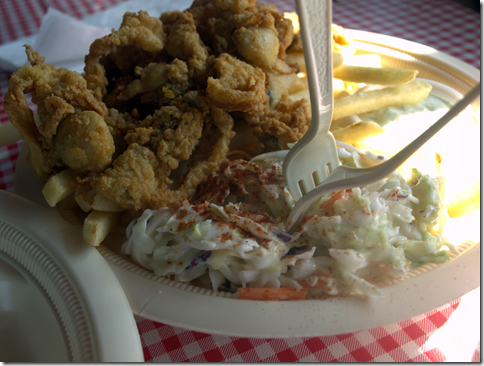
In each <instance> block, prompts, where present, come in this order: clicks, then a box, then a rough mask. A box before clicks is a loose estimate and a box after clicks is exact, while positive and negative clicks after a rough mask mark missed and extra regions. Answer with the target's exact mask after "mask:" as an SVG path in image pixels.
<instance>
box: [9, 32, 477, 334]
mask: <svg viewBox="0 0 484 366" xmlns="http://www.w3.org/2000/svg"><path fill="white" fill-rule="evenodd" d="M351 36H352V37H353V38H354V39H355V40H357V41H358V42H359V43H358V48H357V49H358V51H360V52H363V53H364V52H366V53H378V54H380V56H381V58H382V63H383V66H394V67H408V68H416V69H418V70H419V77H421V78H425V79H430V80H435V81H437V82H440V83H442V84H445V85H448V86H449V87H451V88H452V89H455V90H457V91H458V92H459V93H461V94H465V93H467V91H468V90H470V89H471V87H472V86H474V85H475V84H476V83H477V82H478V81H479V77H480V74H479V72H478V71H477V70H476V69H474V68H472V67H471V66H469V65H466V64H464V63H463V62H461V61H459V60H456V59H454V58H451V57H450V56H446V55H442V54H441V53H439V52H438V51H436V50H434V49H430V48H428V47H425V46H421V45H418V44H416V43H412V42H408V41H404V42H400V41H401V40H399V39H397V38H393V37H387V36H386V37H379V38H378V40H377V42H376V41H375V42H373V43H378V45H374V44H373V43H371V41H372V40H374V39H375V36H374V35H373V34H372V33H367V32H359V31H351ZM365 42H368V43H365ZM394 46H395V47H396V46H400V48H399V49H398V50H395V48H394ZM422 47H423V49H424V50H423V51H422ZM420 51H422V52H424V51H425V53H424V57H423V58H422V59H420V58H419V57H420V56H419V55H420V54H419V52H420ZM410 54H413V55H414V56H415V57H413V56H411V55H410ZM434 62H435V65H434ZM436 65H437V66H436ZM476 106H477V107H479V103H477V105H476ZM25 153H26V148H25V147H24V148H23V149H22V151H21V154H20V157H19V162H18V164H17V168H16V169H17V170H16V174H15V191H16V192H17V193H18V194H20V195H22V196H25V197H29V198H30V199H33V200H35V201H37V202H43V197H42V195H41V189H42V186H43V182H42V181H41V180H39V179H38V178H37V177H36V176H35V174H34V173H33V171H32V170H31V169H30V168H29V167H28V166H27V164H26V163H25ZM44 204H45V203H44ZM64 214H65V215H64ZM63 215H64V217H65V218H66V219H67V220H68V221H69V222H71V223H72V224H73V225H75V226H77V228H78V230H79V229H81V227H82V222H81V221H80V220H79V217H78V216H76V214H75V213H68V212H64V213H63ZM457 220H458V221H455V222H454V223H453V224H454V226H456V225H457V226H461V227H462V230H463V231H464V232H469V233H474V234H476V233H477V234H476V237H477V238H479V232H480V221H477V224H476V223H474V222H473V221H471V220H470V219H467V218H464V219H457ZM451 221H452V220H451ZM119 239H120V240H121V241H122V237H120V238H119ZM99 251H100V253H101V254H102V255H103V256H104V258H105V259H106V260H107V262H108V264H109V265H110V267H111V269H112V270H113V272H114V273H115V275H116V277H117V278H118V280H119V282H120V283H121V286H122V287H123V289H124V291H125V292H126V296H127V298H128V301H129V303H130V305H131V307H132V309H133V312H134V313H135V314H138V315H140V316H142V317H145V318H148V319H152V320H155V321H158V322H162V323H165V324H170V325H173V326H178V327H182V328H187V329H192V330H197V331H201V332H206V333H212V334H224V335H232V336H240V337H254V338H256V337H260V338H284V337H311V336H324V335H334V334H343V333H349V332H355V331H358V330H362V329H368V328H373V327H378V326H382V325H385V324H390V323H393V322H397V321H401V320H403V319H407V318H410V317H413V316H417V315H420V314H422V313H424V312H427V311H430V310H433V309H436V308H438V307H440V306H443V305H445V304H447V303H448V302H450V301H453V300H455V299H457V298H459V297H461V296H463V295H464V294H466V293H468V292H470V291H471V290H473V289H475V288H477V287H479V285H480V247H479V243H478V242H472V241H465V242H463V243H462V244H461V245H460V246H459V249H458V251H457V252H456V253H455V254H454V257H453V258H452V260H450V261H448V262H447V263H444V264H442V265H434V264H430V265H426V266H424V267H421V268H420V269H417V270H414V271H412V273H411V274H410V275H409V276H408V277H407V280H406V281H403V282H402V281H400V282H395V283H389V284H387V285H386V286H385V287H383V288H382V291H383V293H384V294H385V297H384V298H382V299H377V300H363V299H358V298H350V297H347V298H332V299H329V300H305V301H280V302H264V301H248V300H239V299H237V298H234V297H233V296H232V295H231V294H227V293H224V292H213V291H211V290H206V289H202V288H199V287H195V286H192V285H189V284H184V283H179V282H175V281H171V280H169V279H167V278H164V277H158V276H155V275H154V274H153V273H152V272H150V271H147V270H145V269H143V268H141V267H139V266H137V265H136V264H134V263H133V262H131V261H130V260H129V259H126V258H124V257H123V256H121V255H119V254H118V252H117V251H116V249H114V250H110V249H108V248H107V247H105V246H100V247H99Z"/></svg>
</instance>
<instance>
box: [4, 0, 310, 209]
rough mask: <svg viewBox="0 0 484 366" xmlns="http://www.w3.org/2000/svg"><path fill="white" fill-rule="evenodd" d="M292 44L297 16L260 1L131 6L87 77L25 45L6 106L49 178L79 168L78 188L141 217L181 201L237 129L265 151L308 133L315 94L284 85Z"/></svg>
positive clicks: (36, 165)
mask: <svg viewBox="0 0 484 366" xmlns="http://www.w3.org/2000/svg"><path fill="white" fill-rule="evenodd" d="M296 38H297V37H296ZM298 45H299V46H298ZM291 48H295V49H297V50H298V51H299V52H300V51H301V48H300V42H296V40H295V37H294V35H293V25H292V22H291V21H290V20H289V19H285V18H284V16H283V14H282V13H279V12H278V11H277V9H276V8H275V7H272V6H268V5H264V4H257V5H256V0H229V1H227V0H225V1H223V0H212V1H209V0H195V1H194V2H193V4H192V6H191V7H190V8H189V9H187V10H185V11H183V12H181V11H170V12H166V13H163V14H162V15H161V17H160V18H156V17H150V16H149V15H148V14H147V13H146V12H144V11H140V12H139V13H138V14H135V13H126V14H125V15H124V17H123V21H122V24H121V26H120V28H119V29H118V30H113V31H112V32H111V34H109V35H107V36H105V37H103V38H100V39H97V40H96V41H94V43H93V44H92V45H91V48H90V52H89V54H88V55H87V56H86V58H85V69H84V73H83V74H82V75H80V74H79V73H76V72H73V71H69V70H67V69H64V68H60V69H57V68H55V67H54V66H51V65H48V64H45V62H44V58H43V57H42V56H40V55H39V54H38V53H37V52H35V51H34V50H33V49H32V48H31V47H30V46H26V53H27V57H28V60H29V61H30V65H27V66H23V67H21V68H20V69H19V70H18V71H17V72H15V73H14V74H13V75H12V77H11V79H10V84H9V89H8V92H7V94H6V95H5V103H4V105H5V110H6V111H7V113H8V116H9V118H10V120H11V122H12V123H13V124H14V125H15V127H16V128H17V129H18V130H19V132H20V133H21V135H22V137H23V139H24V140H25V141H26V143H27V144H28V146H29V148H30V153H29V155H28V162H29V164H30V165H31V166H32V168H33V169H34V170H35V172H36V173H37V174H38V175H39V176H40V177H42V178H44V179H48V178H49V177H51V176H53V175H55V174H57V173H59V172H60V171H63V170H66V169H72V170H74V171H75V172H76V179H75V180H74V181H71V182H70V186H71V187H72V188H73V189H74V190H75V191H76V195H85V196H87V195H89V194H91V193H92V192H93V191H94V192H96V193H97V194H100V195H102V196H104V197H106V198H107V199H109V200H110V201H112V202H115V203H116V204H117V205H119V206H120V207H121V208H122V209H123V210H125V211H129V212H130V213H131V214H132V215H135V216H138V215H139V214H140V213H141V212H142V211H143V210H145V209H147V208H151V209H155V208H159V207H166V206H168V207H172V208H175V207H178V206H179V204H180V202H181V201H182V200H183V199H191V198H192V197H193V196H194V194H195V193H196V189H197V186H198V185H199V183H200V182H201V181H202V179H203V178H204V177H205V176H206V175H207V174H209V173H211V172H213V171H216V170H217V169H218V168H219V167H220V165H221V164H223V163H224V162H227V160H228V159H227V153H228V151H229V144H230V142H231V139H232V138H233V137H234V135H235V134H236V132H235V131H237V129H239V130H243V131H247V130H250V133H251V134H252V136H254V137H255V138H256V139H258V141H259V142H260V144H261V145H260V146H262V150H261V149H259V151H257V152H264V151H269V150H277V149H281V148H287V143H291V142H295V141H298V140H299V139H300V138H301V137H302V135H303V134H304V133H305V132H306V130H307V128H308V126H309V123H310V110H309V104H308V101H307V100H305V99H301V100H293V99H291V98H289V97H288V95H287V94H285V93H284V92H281V91H280V90H276V86H277V82H276V81H277V78H278V77H282V76H283V77H286V78H294V82H296V83H297V82H298V80H297V79H298V78H297V73H298V71H299V69H298V65H294V64H288V63H286V62H285V58H286V53H287V52H291ZM28 93H31V95H32V102H33V103H35V104H36V105H37V115H35V116H34V114H33V112H32V111H31V110H30V108H29V106H28V104H27V101H26V98H25V95H26V94H28ZM237 126H238V127H237ZM242 145H243V144H242ZM241 149H242V150H244V147H242V148H241ZM246 150H247V149H246Z"/></svg>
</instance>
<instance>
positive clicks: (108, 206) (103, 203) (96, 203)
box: [92, 193, 124, 212]
mask: <svg viewBox="0 0 484 366" xmlns="http://www.w3.org/2000/svg"><path fill="white" fill-rule="evenodd" d="M92 208H93V209H94V210H97V211H107V212H121V211H124V209H123V208H122V207H121V206H120V205H118V204H117V203H116V202H113V201H111V200H109V199H107V198H106V197H104V196H103V195H100V194H99V193H96V195H95V196H94V200H93V202H92Z"/></svg>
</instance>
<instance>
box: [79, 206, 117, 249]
mask: <svg viewBox="0 0 484 366" xmlns="http://www.w3.org/2000/svg"><path fill="white" fill-rule="evenodd" d="M119 215H120V213H119V212H106V211H92V212H91V213H90V214H89V215H88V216H87V217H86V219H85V220H84V225H83V227H82V236H83V238H84V240H85V241H86V242H87V243H88V244H91V245H92V246H95V247H97V246H98V245H99V244H101V243H102V241H103V240H104V239H105V238H106V236H108V234H109V233H110V232H112V231H113V230H114V229H115V227H116V225H117V224H118V221H119Z"/></svg>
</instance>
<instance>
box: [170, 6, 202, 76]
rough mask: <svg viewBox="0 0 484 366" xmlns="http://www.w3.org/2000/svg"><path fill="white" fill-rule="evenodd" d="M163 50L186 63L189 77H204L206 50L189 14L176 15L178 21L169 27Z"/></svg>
mask: <svg viewBox="0 0 484 366" xmlns="http://www.w3.org/2000/svg"><path fill="white" fill-rule="evenodd" d="M165 50H166V51H167V52H168V54H169V55H170V56H172V57H174V58H178V59H181V60H183V61H185V62H187V64H188V70H189V75H190V77H192V78H194V79H196V80H199V79H201V78H203V77H204V75H205V72H206V70H207V59H208V48H207V47H206V46H205V45H204V43H203V42H202V40H201V39H200V35H199V34H198V33H197V27H196V25H195V23H194V21H193V15H192V14H191V13H189V12H183V13H178V20H177V21H176V22H175V23H174V24H172V25H171V26H170V33H169V35H168V38H167V40H166V46H165Z"/></svg>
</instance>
